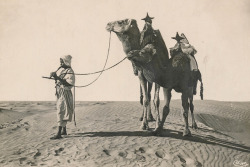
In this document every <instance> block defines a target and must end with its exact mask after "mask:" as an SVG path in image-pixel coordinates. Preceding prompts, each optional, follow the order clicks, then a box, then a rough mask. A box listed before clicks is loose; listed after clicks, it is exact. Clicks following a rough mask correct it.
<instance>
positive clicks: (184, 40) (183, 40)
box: [181, 33, 189, 44]
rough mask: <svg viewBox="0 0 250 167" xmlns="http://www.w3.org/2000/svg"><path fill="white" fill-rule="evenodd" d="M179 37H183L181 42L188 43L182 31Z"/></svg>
mask: <svg viewBox="0 0 250 167" xmlns="http://www.w3.org/2000/svg"><path fill="white" fill-rule="evenodd" d="M181 37H182V38H184V39H182V40H181V42H182V43H186V44H189V42H188V39H187V37H186V36H185V35H184V34H183V33H181Z"/></svg>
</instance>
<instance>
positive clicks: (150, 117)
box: [147, 82, 155, 121]
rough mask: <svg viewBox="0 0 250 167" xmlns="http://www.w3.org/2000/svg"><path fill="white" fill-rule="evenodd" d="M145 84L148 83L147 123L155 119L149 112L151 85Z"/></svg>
mask: <svg viewBox="0 0 250 167" xmlns="http://www.w3.org/2000/svg"><path fill="white" fill-rule="evenodd" d="M147 83H148V86H147V90H148V100H149V104H148V115H147V119H148V121H155V119H154V117H153V115H152V112H151V90H152V86H153V84H152V83H150V82H147Z"/></svg>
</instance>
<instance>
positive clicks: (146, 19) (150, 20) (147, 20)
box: [142, 13, 154, 23]
mask: <svg viewBox="0 0 250 167" xmlns="http://www.w3.org/2000/svg"><path fill="white" fill-rule="evenodd" d="M152 19H154V17H150V16H149V15H148V13H147V16H146V17H145V18H143V19H142V20H145V22H149V23H152Z"/></svg>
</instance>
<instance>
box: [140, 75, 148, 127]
mask: <svg viewBox="0 0 250 167" xmlns="http://www.w3.org/2000/svg"><path fill="white" fill-rule="evenodd" d="M138 77H139V80H140V84H141V88H142V92H143V94H144V99H143V111H144V112H143V120H142V125H141V129H142V130H148V129H149V127H148V120H147V112H148V104H149V99H148V96H147V95H148V92H147V80H146V79H145V77H144V76H143V74H142V72H141V71H139V72H138Z"/></svg>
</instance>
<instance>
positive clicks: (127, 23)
mask: <svg viewBox="0 0 250 167" xmlns="http://www.w3.org/2000/svg"><path fill="white" fill-rule="evenodd" d="M106 30H107V31H109V32H111V31H112V32H114V33H116V35H117V36H118V38H119V39H120V41H121V42H122V45H123V50H124V52H125V53H126V54H127V53H128V52H130V51H131V50H138V49H139V48H140V31H139V29H138V26H137V22H136V20H134V19H125V20H119V21H112V22H109V23H108V24H107V26H106Z"/></svg>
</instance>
